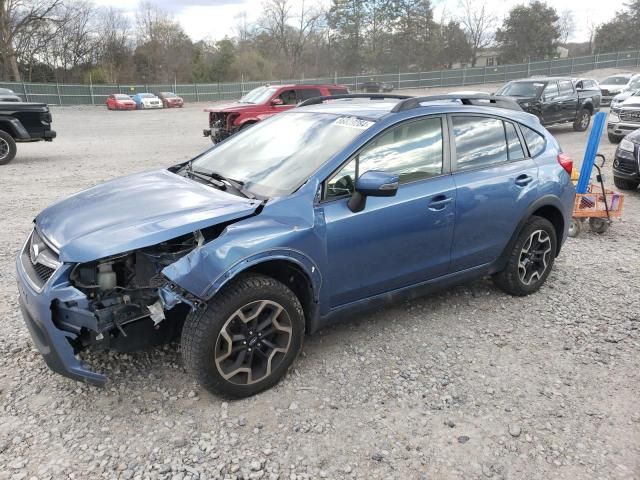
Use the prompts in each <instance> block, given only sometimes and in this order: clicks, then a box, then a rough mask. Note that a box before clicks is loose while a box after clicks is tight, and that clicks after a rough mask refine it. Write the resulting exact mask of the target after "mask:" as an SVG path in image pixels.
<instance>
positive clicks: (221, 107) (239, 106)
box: [204, 102, 262, 113]
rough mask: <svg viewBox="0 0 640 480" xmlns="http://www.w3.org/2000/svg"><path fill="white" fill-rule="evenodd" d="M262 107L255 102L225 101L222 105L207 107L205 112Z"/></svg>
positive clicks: (225, 111) (234, 110)
mask: <svg viewBox="0 0 640 480" xmlns="http://www.w3.org/2000/svg"><path fill="white" fill-rule="evenodd" d="M259 107H262V106H261V105H257V104H255V103H240V102H231V103H223V104H221V105H214V106H213V107H207V108H205V109H204V111H205V112H222V113H229V112H243V111H248V110H254V109H255V108H259Z"/></svg>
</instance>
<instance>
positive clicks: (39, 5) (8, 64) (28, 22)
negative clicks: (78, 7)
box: [0, 0, 61, 81]
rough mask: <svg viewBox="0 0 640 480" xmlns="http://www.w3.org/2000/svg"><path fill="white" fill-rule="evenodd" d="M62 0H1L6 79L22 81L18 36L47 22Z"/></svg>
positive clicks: (0, 40) (0, 50) (1, 48)
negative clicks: (17, 51)
mask: <svg viewBox="0 0 640 480" xmlns="http://www.w3.org/2000/svg"><path fill="white" fill-rule="evenodd" d="M60 4H61V0H0V57H1V59H2V63H3V67H4V68H3V70H4V71H3V75H4V78H6V79H11V80H14V81H20V80H21V76H20V69H19V68H18V58H17V53H16V45H15V41H16V37H18V36H19V35H20V34H21V33H23V32H25V31H27V30H29V29H33V28H34V27H35V26H36V25H38V24H42V23H44V22H47V21H48V20H49V19H50V17H51V16H52V14H53V13H54V11H55V9H56V7H58V6H59V5H60Z"/></svg>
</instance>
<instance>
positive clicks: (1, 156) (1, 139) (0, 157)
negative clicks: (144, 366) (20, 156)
mask: <svg viewBox="0 0 640 480" xmlns="http://www.w3.org/2000/svg"><path fill="white" fill-rule="evenodd" d="M17 151H18V149H17V147H16V141H15V140H14V139H13V137H12V136H11V135H9V134H8V133H7V132H5V131H3V130H0V165H6V164H7V163H9V162H10V161H11V160H13V159H14V157H15V156H16V152H17Z"/></svg>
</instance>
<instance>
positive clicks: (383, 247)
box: [318, 117, 456, 307]
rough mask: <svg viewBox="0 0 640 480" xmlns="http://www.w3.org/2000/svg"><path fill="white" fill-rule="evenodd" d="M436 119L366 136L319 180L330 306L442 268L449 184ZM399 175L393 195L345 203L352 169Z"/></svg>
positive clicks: (448, 229)
mask: <svg viewBox="0 0 640 480" xmlns="http://www.w3.org/2000/svg"><path fill="white" fill-rule="evenodd" d="M442 122H443V119H442V118H440V117H428V118H423V119H419V120H413V121H409V122H405V123H402V124H400V125H399V126H396V127H392V128H390V129H388V130H386V131H385V132H382V133H381V134H380V135H378V136H377V137H375V138H374V139H373V140H372V141H371V142H369V143H368V144H367V145H366V146H365V147H364V148H363V149H362V150H361V151H360V153H359V154H358V155H356V156H355V157H354V158H352V159H351V160H350V161H349V162H348V163H347V164H345V165H344V166H343V167H342V168H340V169H339V170H338V171H337V172H336V173H335V174H334V175H332V176H331V177H330V178H329V179H328V180H327V181H326V182H325V189H324V190H325V191H324V199H323V201H322V203H320V205H319V207H318V208H319V209H320V210H321V212H320V213H321V214H322V215H323V216H324V219H325V222H326V245H327V260H328V265H327V269H326V271H327V275H326V277H325V282H324V285H325V286H326V287H327V288H328V290H329V295H330V304H331V307H337V306H340V305H344V304H347V303H350V302H354V301H357V300H361V299H364V298H367V297H371V296H374V295H378V294H381V293H385V292H388V291H391V290H394V289H398V288H402V287H405V286H409V285H413V284H416V283H420V282H423V281H425V280H428V279H431V278H435V277H438V276H441V275H444V274H446V273H448V272H449V262H450V248H451V241H452V238H453V226H454V219H455V214H454V211H455V195H456V190H455V185H454V182H453V179H452V178H451V175H450V174H449V173H448V163H449V162H448V151H447V149H446V148H445V145H446V142H444V141H443V137H444V136H443V128H442ZM369 170H383V171H388V172H391V173H395V174H397V175H398V176H399V179H400V186H399V188H398V192H397V194H396V196H395V197H369V198H367V202H366V206H365V208H364V210H362V211H360V212H357V213H353V212H352V211H351V210H350V209H349V207H348V206H347V203H348V199H349V197H350V196H351V194H352V193H353V187H354V183H355V179H356V178H357V177H358V174H360V173H364V172H366V171H369Z"/></svg>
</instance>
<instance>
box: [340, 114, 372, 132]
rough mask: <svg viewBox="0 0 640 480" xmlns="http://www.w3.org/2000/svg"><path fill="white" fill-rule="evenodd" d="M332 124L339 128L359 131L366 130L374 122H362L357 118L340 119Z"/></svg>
mask: <svg viewBox="0 0 640 480" xmlns="http://www.w3.org/2000/svg"><path fill="white" fill-rule="evenodd" d="M333 124H334V125H339V126H341V127H351V128H357V129H360V130H366V129H367V128H369V127H370V126H371V125H373V124H374V122H372V121H370V120H363V119H362V118H358V117H340V118H339V119H337V120H336V121H335V122H333Z"/></svg>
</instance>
